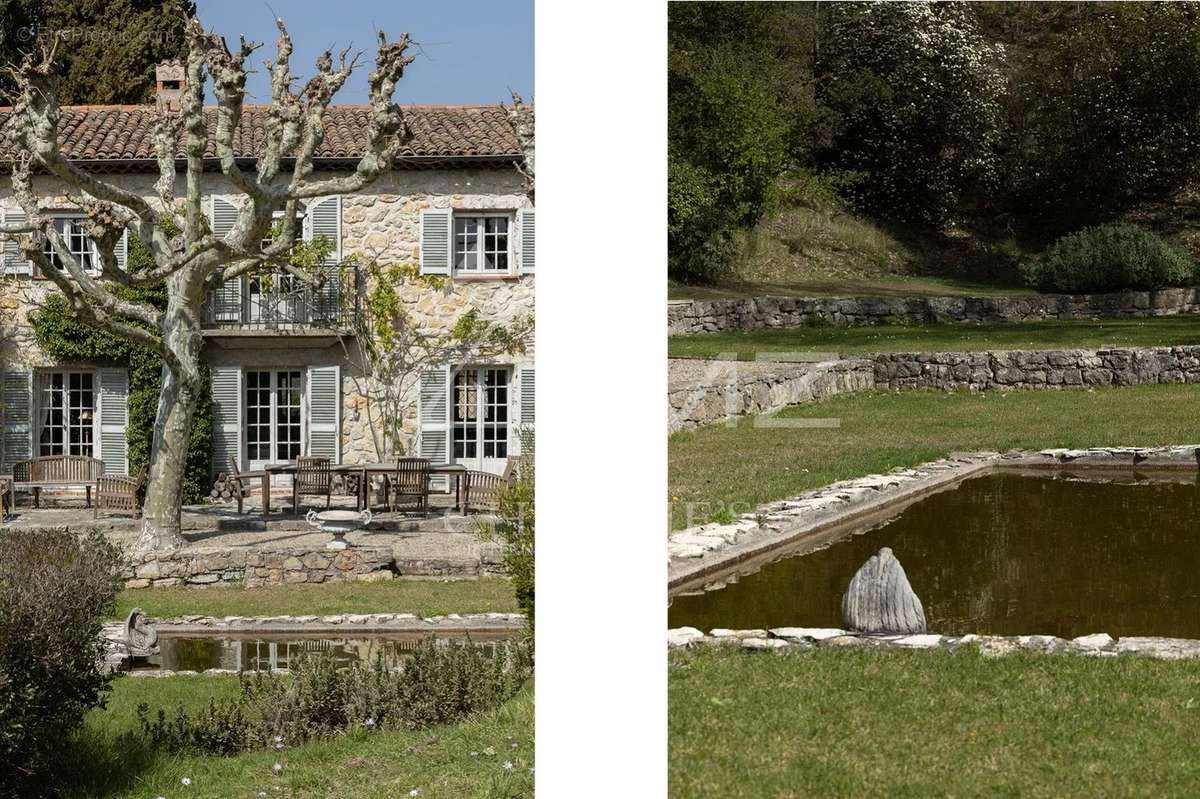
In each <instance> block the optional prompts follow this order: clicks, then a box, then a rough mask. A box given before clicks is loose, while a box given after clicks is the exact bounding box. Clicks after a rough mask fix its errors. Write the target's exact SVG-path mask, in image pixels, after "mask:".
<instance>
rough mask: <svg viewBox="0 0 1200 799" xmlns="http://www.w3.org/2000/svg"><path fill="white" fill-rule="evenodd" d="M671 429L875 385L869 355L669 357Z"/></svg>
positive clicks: (761, 412)
mask: <svg viewBox="0 0 1200 799" xmlns="http://www.w3.org/2000/svg"><path fill="white" fill-rule="evenodd" d="M667 385H668V388H667V409H668V429H669V431H670V432H672V433H673V432H675V431H676V430H685V429H688V428H692V427H699V426H701V425H706V424H712V423H713V422H720V421H724V420H726V419H733V418H736V417H738V416H745V415H749V414H766V413H774V412H775V411H778V410H780V409H782V408H785V407H787V406H788V405H795V404H797V403H800V402H810V401H812V400H818V399H824V398H826V397H832V396H834V395H836V394H846V393H851V392H855V391H864V390H866V389H869V388H872V387H874V374H873V367H872V364H871V362H870V361H869V360H865V359H854V360H843V361H825V362H821V363H764V362H743V361H702V360H687V359H672V360H670V361H669V362H668V378H667Z"/></svg>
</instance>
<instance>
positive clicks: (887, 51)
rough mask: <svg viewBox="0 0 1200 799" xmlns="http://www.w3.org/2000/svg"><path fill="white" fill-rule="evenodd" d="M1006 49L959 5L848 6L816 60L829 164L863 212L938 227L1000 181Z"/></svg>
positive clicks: (824, 155)
mask: <svg viewBox="0 0 1200 799" xmlns="http://www.w3.org/2000/svg"><path fill="white" fill-rule="evenodd" d="M1003 53H1004V50H1003V48H1002V47H1001V46H1000V45H998V44H993V43H990V42H988V41H987V40H986V39H985V38H984V37H983V36H982V35H981V34H980V33H979V31H978V29H977V27H976V25H975V23H974V21H973V18H972V17H971V16H970V15H969V13H968V11H967V10H966V9H965V8H963V7H962V6H960V5H959V4H955V3H838V4H835V5H834V6H833V8H832V16H831V20H830V24H829V28H828V31H827V33H826V36H825V38H824V40H823V41H822V42H821V50H820V57H819V59H818V61H817V64H816V67H817V97H818V100H819V101H820V102H822V103H823V104H824V105H826V106H828V108H829V109H830V110H831V111H832V113H833V120H834V121H833V136H832V140H831V142H830V145H829V146H828V147H827V148H825V149H824V150H823V151H822V152H821V153H820V154H819V157H820V159H821V161H822V162H823V163H824V164H825V165H826V166H827V167H832V168H834V169H837V170H840V171H841V172H843V173H845V174H847V175H851V176H854V177H855V180H854V182H853V184H852V186H851V187H850V190H849V193H850V194H851V196H852V198H853V200H854V201H855V202H856V204H857V205H859V206H860V207H861V208H862V209H864V210H866V211H868V212H871V213H875V214H878V215H881V216H885V217H889V218H892V219H897V220H903V221H911V222H922V223H927V224H932V225H939V224H941V223H943V222H945V221H947V219H948V218H949V217H950V215H951V213H952V211H953V210H954V209H955V208H956V206H957V205H958V203H959V201H960V198H961V197H962V195H963V194H964V193H965V192H966V191H967V190H968V189H971V188H975V187H978V186H985V185H988V184H990V183H991V182H992V181H993V180H994V178H995V170H996V164H997V155H996V147H997V144H998V142H999V137H1000V130H1001V112H1002V105H1001V100H1002V98H1003V94H1004V80H1003V76H1002V73H1001V71H1000V62H1001V59H1002V57H1003Z"/></svg>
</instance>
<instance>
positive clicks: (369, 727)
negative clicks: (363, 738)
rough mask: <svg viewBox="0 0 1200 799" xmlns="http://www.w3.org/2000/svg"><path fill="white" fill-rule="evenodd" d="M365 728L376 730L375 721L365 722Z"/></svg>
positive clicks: (368, 720)
mask: <svg viewBox="0 0 1200 799" xmlns="http://www.w3.org/2000/svg"><path fill="white" fill-rule="evenodd" d="M363 726H364V727H366V728H367V729H368V730H373V729H375V719H367V720H366V721H364V722H363Z"/></svg>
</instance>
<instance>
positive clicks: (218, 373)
mask: <svg viewBox="0 0 1200 799" xmlns="http://www.w3.org/2000/svg"><path fill="white" fill-rule="evenodd" d="M209 374H210V375H211V381H212V410H213V449H212V471H213V474H217V473H218V472H228V471H229V464H230V463H237V464H238V466H239V468H240V467H241V465H242V368H241V367H240V366H213V367H212V368H210V369H209Z"/></svg>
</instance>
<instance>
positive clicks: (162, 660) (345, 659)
mask: <svg viewBox="0 0 1200 799" xmlns="http://www.w3.org/2000/svg"><path fill="white" fill-rule="evenodd" d="M424 640H426V637H425V636H421V635H415V634H408V635H392V636H387V635H383V636H373V637H369V638H319V637H310V638H302V637H297V636H295V635H289V636H254V637H215V636H204V637H178V638H175V637H164V638H160V639H159V654H158V655H157V656H156V657H153V658H147V659H146V660H145V661H144V662H142V663H138V664H135V666H134V667H135V668H155V669H157V668H161V669H165V670H168V671H205V670H206V669H229V670H231V671H284V670H287V669H288V667H289V664H290V663H291V662H292V660H293V659H294V658H296V657H297V656H300V655H312V654H325V655H329V656H331V657H332V658H333V659H334V661H335V662H337V663H338V664H339V665H350V664H351V663H370V662H374V661H375V659H376V658H377V657H380V656H382V657H383V660H384V663H385V664H386V665H388V666H389V667H391V666H396V665H399V664H400V663H402V662H403V661H404V659H405V658H407V657H409V656H410V655H411V654H412V652H413V651H415V650H416V648H417V647H418V646H419V645H420V644H421V643H422V642H423V641H424ZM438 640H439V641H450V640H456V641H468V640H469V641H470V642H471V643H472V644H475V645H476V646H479V647H482V648H483V649H484V652H485V653H486V654H487V655H489V656H494V655H495V654H496V651H497V649H498V648H502V647H503V644H504V642H505V641H506V640H508V637H507V636H505V635H501V634H494V633H482V634H480V633H472V634H471V635H470V636H469V637H467V636H465V635H464V636H461V637H456V636H445V637H443V636H439V637H438Z"/></svg>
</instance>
